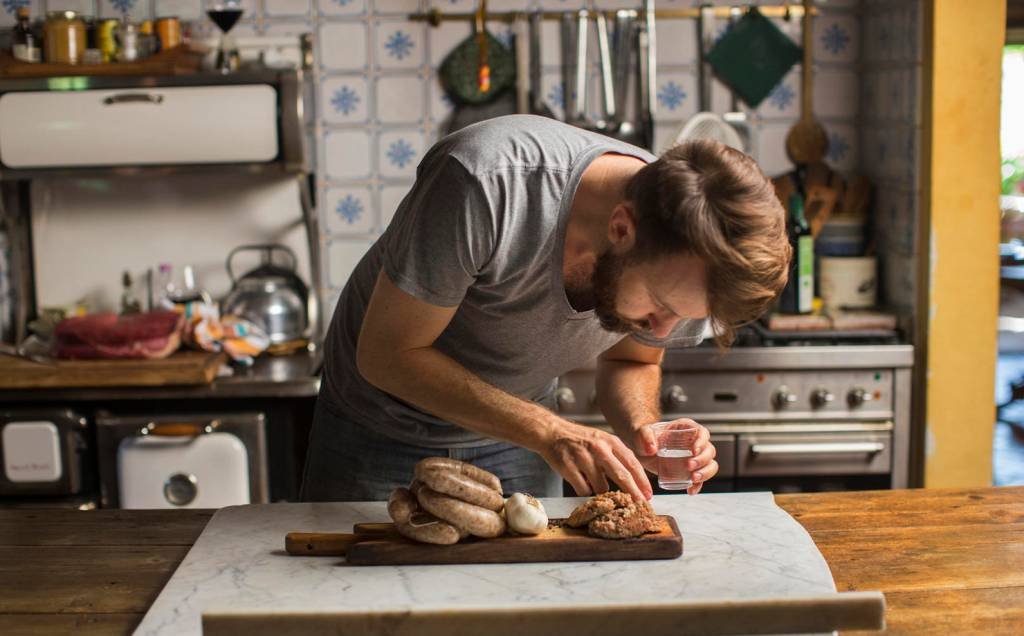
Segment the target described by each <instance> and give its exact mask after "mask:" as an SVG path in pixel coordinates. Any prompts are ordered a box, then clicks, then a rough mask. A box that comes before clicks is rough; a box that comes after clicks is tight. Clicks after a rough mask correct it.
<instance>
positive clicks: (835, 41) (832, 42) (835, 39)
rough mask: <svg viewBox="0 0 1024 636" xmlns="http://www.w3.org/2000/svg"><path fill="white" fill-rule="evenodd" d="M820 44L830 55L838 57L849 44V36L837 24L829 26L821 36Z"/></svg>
mask: <svg viewBox="0 0 1024 636" xmlns="http://www.w3.org/2000/svg"><path fill="white" fill-rule="evenodd" d="M821 43H822V44H823V45H824V46H825V50H826V51H828V52H829V53H831V54H832V55H839V53H841V52H843V51H844V50H845V49H846V46H847V45H848V44H849V43H850V36H849V34H847V33H846V31H844V30H843V29H842V27H840V26H839V25H838V24H835V23H833V24H831V25H830V26H829V27H828V28H827V29H825V33H824V34H823V35H822V36H821Z"/></svg>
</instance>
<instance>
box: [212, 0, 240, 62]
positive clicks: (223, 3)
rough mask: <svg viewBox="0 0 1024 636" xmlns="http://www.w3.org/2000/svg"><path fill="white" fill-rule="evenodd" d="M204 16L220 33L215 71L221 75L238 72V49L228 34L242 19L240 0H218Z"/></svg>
mask: <svg viewBox="0 0 1024 636" xmlns="http://www.w3.org/2000/svg"><path fill="white" fill-rule="evenodd" d="M206 15H208V16H210V19H211V20H213V23H214V24H216V25H217V28H218V29H220V31H221V35H220V48H218V49H217V64H216V68H217V70H218V71H220V72H221V73H230V72H231V71H235V70H238V64H239V56H238V49H237V48H236V47H235V44H234V41H233V40H232V39H231V37H230V36H229V35H228V33H229V32H230V31H231V29H232V28H233V27H234V26H235V24H237V23H238V20H239V18H241V17H242V5H241V0H218V1H217V2H216V3H215V4H214V5H213V6H211V7H210V8H209V9H207V10H206Z"/></svg>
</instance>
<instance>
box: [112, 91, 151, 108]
mask: <svg viewBox="0 0 1024 636" xmlns="http://www.w3.org/2000/svg"><path fill="white" fill-rule="evenodd" d="M163 101H164V96H163V95H156V94H154V93H119V94H117V95H111V96H110V97H107V98H105V99H104V100H103V103H104V104H106V105H107V106H113V105H114V104H140V103H141V104H162V103H163Z"/></svg>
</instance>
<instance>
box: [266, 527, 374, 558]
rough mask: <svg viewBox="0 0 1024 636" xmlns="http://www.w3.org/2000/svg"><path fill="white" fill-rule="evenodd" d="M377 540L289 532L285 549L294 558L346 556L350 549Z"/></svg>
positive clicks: (337, 534)
mask: <svg viewBox="0 0 1024 636" xmlns="http://www.w3.org/2000/svg"><path fill="white" fill-rule="evenodd" d="M375 538H377V537H373V536H367V535H361V534H342V533H340V532H289V533H288V534H286V535H285V537H284V549H285V550H286V551H287V552H288V554H290V555H292V556H345V554H346V553H347V552H348V549H349V547H351V546H353V545H355V544H357V543H359V542H360V541H368V540H370V539H375Z"/></svg>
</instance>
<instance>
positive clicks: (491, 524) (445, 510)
mask: <svg viewBox="0 0 1024 636" xmlns="http://www.w3.org/2000/svg"><path fill="white" fill-rule="evenodd" d="M416 498H417V499H418V500H419V502H420V506H421V507H422V508H423V509H424V510H426V511H427V512H429V513H430V514H432V515H434V516H435V517H437V518H439V519H441V520H442V521H447V522H448V523H450V524H452V525H453V526H455V527H456V528H458V529H459V530H463V531H465V532H469V533H470V534H472V535H475V536H478V537H483V538H485V539H490V538H493V537H500V536H501V535H503V534H504V533H505V519H504V518H502V516H501V515H499V514H498V513H497V512H494V511H493V510H488V509H487V508H482V507H480V506H476V505H473V504H471V503H466V502H465V501H459V500H458V499H455V498H454V497H449V496H448V495H442V494H441V493H439V492H436V491H434V490H431V489H430V488H429V487H427V486H422V487H421V488H420V489H419V492H418V494H417V495H416Z"/></svg>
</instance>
